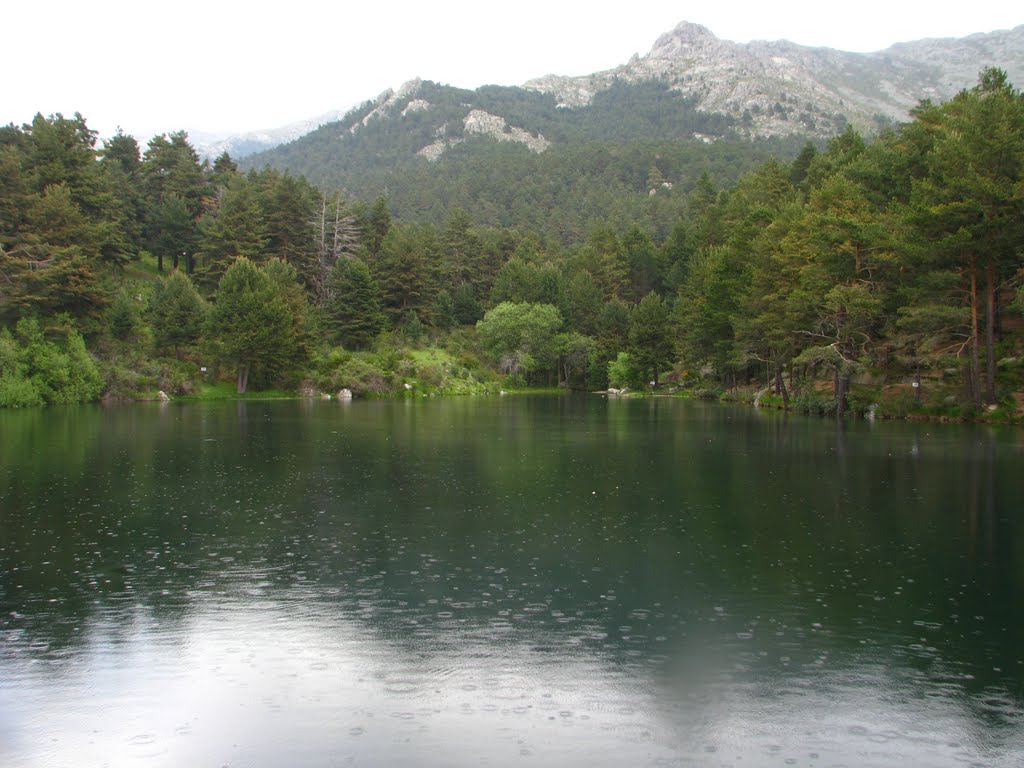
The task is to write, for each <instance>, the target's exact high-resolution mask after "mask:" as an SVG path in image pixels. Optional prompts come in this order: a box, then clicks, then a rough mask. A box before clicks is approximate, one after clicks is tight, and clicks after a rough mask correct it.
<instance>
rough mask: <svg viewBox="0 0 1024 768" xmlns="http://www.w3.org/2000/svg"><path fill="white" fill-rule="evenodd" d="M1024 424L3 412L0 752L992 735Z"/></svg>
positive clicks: (1021, 507)
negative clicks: (1018, 427) (1011, 426)
mask: <svg viewBox="0 0 1024 768" xmlns="http://www.w3.org/2000/svg"><path fill="white" fill-rule="evenodd" d="M1022 499H1024V431H1021V430H1014V429H1008V428H989V427H983V426H963V425H936V424H904V423H883V422H878V423H871V422H862V421H853V422H850V423H848V424H846V425H837V424H836V423H835V422H834V421H832V420H828V419H815V418H805V417H799V416H792V415H790V416H787V415H785V414H781V413H775V412H760V411H757V410H754V409H749V408H734V407H728V406H722V405H718V404H705V403H700V402H692V401H679V400H672V399H636V400H630V399H625V400H614V399H612V400H606V399H604V398H601V397H598V396H579V397H556V396H550V397H532V396H522V397H503V398H497V397H494V398H475V399H470V398H465V399H459V398H451V399H429V400H428V399H415V400H398V401H356V402H352V403H339V402H333V401H330V402H322V401H287V402H270V401H266V402H260V401H249V402H238V403H235V402H231V403H212V404H205V403H202V404H181V403H170V404H165V405H158V404H144V405H133V406H125V407H113V408H101V407H82V408H69V409H58V408H54V409H50V410H27V411H0V765H3V766H6V767H7V768H26V767H32V768H35V766H112V767H116V766H218V767H219V766H248V767H255V768H263V767H268V768H269V767H270V766H347V765H355V766H405V765H408V766H413V765H417V766H459V767H461V766H504V765H512V764H515V765H523V766H577V765H580V766H677V765H678V766H705V765H707V766H776V765H777V766H786V765H799V766H851V767H853V766H901V767H902V766H961V765H977V766H997V767H998V766H1019V765H1021V764H1022V763H1024V502H1022Z"/></svg>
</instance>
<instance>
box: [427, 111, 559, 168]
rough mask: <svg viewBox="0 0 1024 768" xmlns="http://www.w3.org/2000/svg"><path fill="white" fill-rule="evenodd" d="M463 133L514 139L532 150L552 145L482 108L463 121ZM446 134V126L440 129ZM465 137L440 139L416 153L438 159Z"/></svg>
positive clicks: (503, 139) (470, 112)
mask: <svg viewBox="0 0 1024 768" xmlns="http://www.w3.org/2000/svg"><path fill="white" fill-rule="evenodd" d="M462 129H463V133H464V134H465V135H467V136H472V135H476V136H489V137H490V138H492V139H495V140H497V141H514V142H518V143H519V144H523V145H525V146H526V147H527V148H528V149H529V150H530V151H531V152H543V151H544V150H546V149H547V148H548V147H550V146H551V142H550V141H548V140H547V139H545V138H544V137H543V136H541V135H540V134H539V133H538V134H532V133H530V132H529V131H524V130H523V129H522V128H516V127H514V126H511V125H509V124H508V122H507V121H506V120H505V118H503V117H499V116H498V115H492V114H491V113H490V112H485V111H484V110H482V109H471V110H470V111H469V113H468V114H467V115H466V117H465V119H464V120H463V121H462ZM438 133H439V134H442V135H443V134H444V133H445V130H444V126H442V127H441V128H440V129H438ZM462 141H464V139H460V138H451V139H439V140H438V141H435V142H433V143H431V144H428V145H427V146H425V147H423V148H422V149H421V150H419V151H418V152H417V153H416V154H417V155H419V156H420V157H423V158H426V159H427V160H430V161H434V160H438V159H439V158H440V157H441V156H442V155H443V154H444V153H445V151H447V150H448V149H449V148H450V147H453V146H455V145H456V144H459V143H461V142H462Z"/></svg>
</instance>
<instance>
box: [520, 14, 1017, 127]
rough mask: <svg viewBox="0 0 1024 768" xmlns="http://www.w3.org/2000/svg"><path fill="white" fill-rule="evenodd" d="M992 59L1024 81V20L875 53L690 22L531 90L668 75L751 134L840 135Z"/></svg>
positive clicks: (900, 109) (968, 77) (973, 75)
mask: <svg viewBox="0 0 1024 768" xmlns="http://www.w3.org/2000/svg"><path fill="white" fill-rule="evenodd" d="M986 66H998V67H1001V68H1002V69H1005V70H1006V72H1007V74H1008V75H1009V77H1010V80H1011V82H1016V83H1019V82H1021V81H1024V25H1022V26H1018V27H1016V28H1015V29H1013V30H1009V31H1003V32H993V33H990V34H979V35H972V36H970V37H966V38H962V39H943V40H919V41H916V42H911V43H900V44H898V45H894V46H892V47H891V48H888V49H886V50H884V51H879V52H877V53H868V54H861V53H847V52H844V51H837V50H833V49H831V48H808V47H805V46H801V45H796V44H794V43H790V42H786V41H777V42H766V41H761V40H757V41H754V42H751V43H749V44H739V43H733V42H730V41H728V40H719V39H718V38H717V37H715V36H714V35H713V34H712V33H711V32H710V31H709V30H708V29H706V28H705V27H702V26H700V25H699V24H690V23H688V22H682V23H681V24H679V25H678V26H677V27H676V28H675V29H674V30H672V31H671V32H669V33H667V34H664V35H662V36H661V37H659V38H658V39H657V40H656V41H655V43H654V46H653V47H652V48H651V50H650V52H649V53H648V54H647V55H646V56H643V57H637V56H634V57H633V58H632V59H631V60H630V61H629V62H628V63H626V64H623V65H622V66H620V67H616V68H615V69H611V70H607V71H605V72H597V73H594V74H592V75H584V76H581V77H560V76H555V75H549V76H547V77H542V78H538V79H536V80H531V81H529V82H528V83H526V84H525V86H524V87H526V88H530V89H533V90H537V91H541V92H544V93H551V94H553V95H554V96H555V97H556V99H557V100H558V103H559V105H560V106H564V107H567V108H571V107H579V106H583V105H585V104H588V103H590V101H591V99H593V97H594V94H596V93H597V92H599V91H601V90H603V89H605V88H608V87H609V86H610V85H611V84H612V83H613V82H615V81H616V80H626V81H641V80H660V81H663V82H666V83H668V84H669V85H670V86H671V87H672V88H673V89H674V90H676V91H678V92H679V93H681V94H683V95H686V96H690V97H693V98H694V99H695V100H696V102H697V105H698V106H699V108H700V109H702V110H704V111H707V112H723V113H727V114H732V115H734V116H736V117H737V118H740V120H741V127H742V128H743V129H744V130H746V131H747V132H748V133H749V134H751V135H785V134H793V133H808V132H815V131H819V132H825V133H834V132H835V130H836V129H838V128H841V127H842V125H843V124H845V122H847V121H849V122H853V123H854V124H856V125H857V126H858V127H860V128H867V129H871V128H873V127H877V125H878V124H879V122H880V121H883V122H884V121H885V120H904V119H906V118H907V116H908V112H909V111H910V109H912V108H913V107H914V106H915V105H916V104H917V103H918V102H919V101H920V100H921V99H922V98H930V99H933V100H935V101H940V100H945V99H948V98H950V97H952V96H953V95H955V94H956V92H957V91H959V90H961V89H962V88H966V87H970V86H972V85H974V83H975V82H976V81H977V77H978V73H979V72H980V71H981V69H983V68H984V67H986Z"/></svg>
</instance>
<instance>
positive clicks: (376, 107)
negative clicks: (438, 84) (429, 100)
mask: <svg viewBox="0 0 1024 768" xmlns="http://www.w3.org/2000/svg"><path fill="white" fill-rule="evenodd" d="M422 84H423V81H422V80H421V79H420V78H418V77H416V78H413V79H412V80H409V81H407V82H405V83H403V84H402V85H401V87H399V89H398V90H397V91H396V90H393V89H391V88H388V89H387V90H386V91H384V93H382V94H381V95H380V96H378V97H377V98H376V99H374V100H373V109H371V110H370V111H369V112H367V113H366V115H364V116H363V119H362V120H360V121H359V122H357V123H355V124H354V125H353V126H352V127H351V128H349V131H350V132H351V133H355V132H356V131H358V130H359V129H360V128H362V127H363V126H364V125H366V124H367V123H369V122H370V121H371V120H373V119H374V118H378V117H386V116H387V115H389V114H390V113H392V112H394V111H395V110H396V109H397V108H398V106H399V104H401V103H402V102H403V101H405V100H406V99H408V98H409V97H410V96H411V95H413V94H414V93H416V91H417V90H418V89H419V87H420V86H421V85H422ZM423 103H424V104H426V102H423ZM410 104H412V102H411V101H410V102H409V103H408V104H407V105H406V109H408V106H409V105H410ZM428 106H429V105H428ZM413 111H415V109H414V110H413ZM402 114H405V112H403V113H402Z"/></svg>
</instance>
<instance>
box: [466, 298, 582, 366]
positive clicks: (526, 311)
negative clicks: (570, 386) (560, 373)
mask: <svg viewBox="0 0 1024 768" xmlns="http://www.w3.org/2000/svg"><path fill="white" fill-rule="evenodd" d="M561 327H562V316H561V315H560V314H559V312H558V309H557V308H555V307H553V306H552V305H550V304H528V303H519V304H517V303H514V302H510V301H506V302H502V303H501V304H499V305H498V306H496V307H494V309H491V310H490V311H488V312H487V314H485V315H484V317H483V319H482V320H480V321H479V322H478V323H477V324H476V328H477V333H478V334H479V336H480V340H481V342H483V345H484V346H485V347H486V348H487V349H488V351H490V352H491V354H492V355H494V356H495V358H497V359H498V361H499V364H500V366H501V368H502V369H503V370H504V371H505V372H515V371H516V370H523V371H525V372H527V373H529V372H531V371H536V370H551V369H553V368H554V366H555V364H556V362H557V359H558V351H559V348H558V343H557V338H556V337H557V334H558V331H559V330H561Z"/></svg>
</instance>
